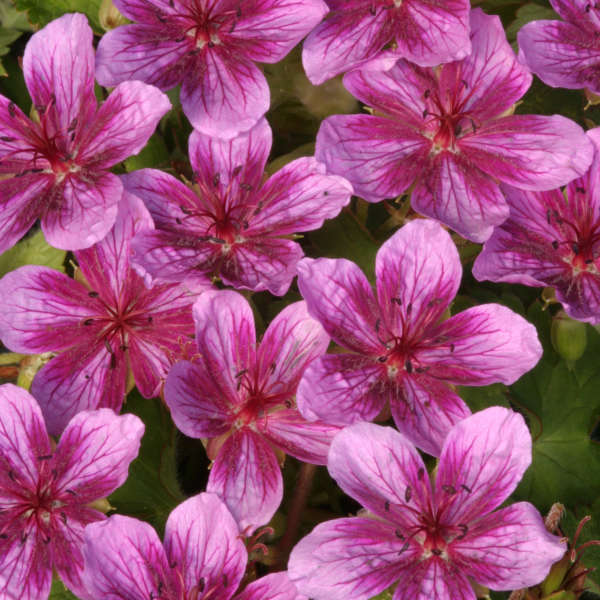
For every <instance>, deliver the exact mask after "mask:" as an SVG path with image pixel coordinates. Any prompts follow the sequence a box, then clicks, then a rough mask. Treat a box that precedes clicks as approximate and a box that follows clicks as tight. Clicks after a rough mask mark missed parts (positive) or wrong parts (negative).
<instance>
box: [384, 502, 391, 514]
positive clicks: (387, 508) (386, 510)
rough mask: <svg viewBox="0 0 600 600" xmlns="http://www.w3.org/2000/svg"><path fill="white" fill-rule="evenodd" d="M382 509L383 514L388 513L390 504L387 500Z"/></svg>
mask: <svg viewBox="0 0 600 600" xmlns="http://www.w3.org/2000/svg"><path fill="white" fill-rule="evenodd" d="M383 508H384V509H385V512H390V503H389V502H388V501H387V500H386V501H385V504H384V505H383Z"/></svg>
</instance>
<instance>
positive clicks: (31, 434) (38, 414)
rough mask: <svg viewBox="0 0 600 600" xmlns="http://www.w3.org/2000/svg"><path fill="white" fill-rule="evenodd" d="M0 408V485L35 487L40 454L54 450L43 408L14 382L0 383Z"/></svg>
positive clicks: (7, 490) (15, 488)
mask: <svg viewBox="0 0 600 600" xmlns="http://www.w3.org/2000/svg"><path fill="white" fill-rule="evenodd" d="M0 407H1V409H0V465H1V471H0V485H1V486H2V488H3V489H5V490H6V493H7V494H9V493H10V492H9V490H11V491H13V493H14V492H16V491H18V490H22V489H23V487H25V488H28V489H31V490H34V489H36V486H37V484H38V477H39V469H40V464H41V463H40V460H39V457H40V456H47V455H48V454H51V453H52V452H51V450H50V440H49V438H48V434H47V433H46V425H45V423H44V417H43V416H42V411H41V410H40V407H39V406H38V404H37V402H36V401H35V399H34V398H33V396H32V395H31V394H29V393H28V392H26V391H25V390H24V389H22V388H20V387H17V386H16V385H13V384H12V383H6V384H4V385H2V386H0ZM0 541H2V540H0ZM2 572H3V571H1V570H0V573H2Z"/></svg>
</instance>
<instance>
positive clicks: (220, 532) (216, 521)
mask: <svg viewBox="0 0 600 600" xmlns="http://www.w3.org/2000/svg"><path fill="white" fill-rule="evenodd" d="M165 550H166V553H167V556H168V558H169V562H170V563H171V564H175V563H176V564H177V568H178V570H179V572H180V573H182V574H183V582H184V586H185V590H186V592H187V593H188V594H189V595H190V596H192V594H193V590H194V589H196V590H198V591H200V592H202V591H203V590H211V593H212V594H213V596H214V597H215V598H219V599H221V598H222V600H229V598H231V596H233V594H234V593H235V590H236V589H237V587H238V585H239V583H240V581H241V579H242V576H243V575H244V570H245V568H246V562H247V561H248V554H247V552H246V547H245V546H244V543H243V542H242V540H241V538H240V532H239V529H238V526H237V523H236V522H235V521H234V519H233V517H232V516H231V513H230V512H229V511H228V510H227V507H226V506H225V504H223V502H222V501H221V500H220V499H219V498H218V497H217V496H215V495H214V494H206V493H203V494H198V495H197V496H193V497H192V498H188V499H187V500H186V501H185V502H182V503H181V504H180V505H179V506H177V508H175V509H174V510H173V512H172V513H171V514H170V515H169V518H168V520H167V524H166V527H165ZM192 597H193V596H192ZM200 597H201V596H200Z"/></svg>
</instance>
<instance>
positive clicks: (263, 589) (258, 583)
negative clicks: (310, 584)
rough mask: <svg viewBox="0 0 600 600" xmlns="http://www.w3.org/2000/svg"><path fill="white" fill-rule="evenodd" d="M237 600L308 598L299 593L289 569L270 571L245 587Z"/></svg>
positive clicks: (293, 599) (298, 599)
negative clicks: (290, 576)
mask: <svg viewBox="0 0 600 600" xmlns="http://www.w3.org/2000/svg"><path fill="white" fill-rule="evenodd" d="M235 600H308V598H307V597H306V596H303V595H301V594H299V593H298V590H297V589H296V586H295V585H294V584H293V583H292V582H291V580H290V578H289V576H288V574H287V571H281V572H278V573H269V575H265V576H264V577H260V578H259V579H256V580H255V581H253V582H252V583H250V584H249V585H247V586H246V587H245V588H244V591H243V592H242V593H241V594H238V595H237V596H236V597H235Z"/></svg>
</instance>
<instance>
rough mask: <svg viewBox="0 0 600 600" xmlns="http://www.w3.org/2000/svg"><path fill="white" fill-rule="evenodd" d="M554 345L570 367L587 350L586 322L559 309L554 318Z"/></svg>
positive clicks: (552, 332)
mask: <svg viewBox="0 0 600 600" xmlns="http://www.w3.org/2000/svg"><path fill="white" fill-rule="evenodd" d="M550 333H551V338H552V345H553V346H554V349H555V350H556V352H558V354H559V355H560V356H561V357H562V358H564V359H565V360H566V361H567V363H568V364H569V366H570V367H572V366H573V363H575V361H576V360H577V359H579V358H581V356H582V355H583V353H584V352H585V348H586V346H587V330H586V325H585V323H582V322H581V321H575V319H571V317H569V316H568V315H567V314H566V313H565V311H563V310H561V311H559V312H558V313H557V314H556V316H555V317H554V319H553V320H552V329H551V332H550Z"/></svg>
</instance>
